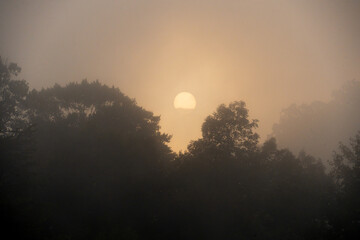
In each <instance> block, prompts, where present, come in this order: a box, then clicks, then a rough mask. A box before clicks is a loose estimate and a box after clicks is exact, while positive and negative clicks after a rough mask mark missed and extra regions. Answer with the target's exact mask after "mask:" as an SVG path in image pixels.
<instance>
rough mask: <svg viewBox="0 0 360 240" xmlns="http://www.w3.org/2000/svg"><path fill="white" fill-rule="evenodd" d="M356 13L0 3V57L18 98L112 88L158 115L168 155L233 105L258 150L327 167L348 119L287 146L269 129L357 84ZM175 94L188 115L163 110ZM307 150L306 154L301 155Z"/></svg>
mask: <svg viewBox="0 0 360 240" xmlns="http://www.w3.org/2000/svg"><path fill="white" fill-rule="evenodd" d="M359 10H360V3H359V2H358V1H281V0H279V1H214V0H207V1H138V0H137V1H111V0H107V1H88V0H87V1H85V0H84V1H82V0H77V1H73V0H72V1H70V0H69V1H66V0H65V1H40V0H34V1H26V0H22V1H20V0H12V1H10V0H3V1H1V3H0V32H1V34H0V53H1V55H2V56H3V57H5V58H6V57H7V58H8V60H9V61H12V62H16V63H18V64H19V66H21V67H22V72H21V75H20V77H21V78H24V79H26V80H27V81H28V82H29V85H30V88H35V89H41V88H43V87H45V88H46V87H51V86H53V85H54V84H55V83H59V84H61V85H64V84H66V83H69V82H74V81H81V80H82V79H84V78H87V79H88V80H90V81H93V80H96V79H99V80H100V81H101V82H102V83H105V84H108V85H110V86H112V85H114V86H115V87H119V88H120V89H121V90H122V91H123V92H124V93H126V94H127V95H128V96H130V97H131V98H135V99H136V101H137V102H138V104H140V105H141V106H144V107H145V108H146V109H149V110H151V111H153V112H154V113H155V114H157V115H161V121H160V126H161V127H162V131H164V132H167V133H170V134H172V135H173V138H172V140H171V142H170V146H171V147H172V148H173V150H175V151H178V150H184V149H185V148H186V146H187V145H188V144H189V142H190V140H195V139H197V138H199V137H200V136H201V132H200V129H201V124H202V122H203V121H204V119H205V117H206V116H207V115H209V114H210V113H212V112H214V111H215V109H216V107H217V106H218V105H219V104H221V103H228V102H230V101H233V100H244V101H245V102H246V103H247V106H248V107H249V109H250V110H251V111H250V116H251V117H252V118H256V119H259V120H260V122H259V129H258V132H259V134H260V136H261V141H265V140H266V139H267V138H268V136H269V135H270V136H276V135H279V137H278V142H279V144H280V145H281V146H284V147H290V149H292V150H293V151H295V152H298V151H300V150H302V149H304V150H306V151H308V152H310V153H312V154H314V155H315V156H317V157H322V158H327V157H328V156H329V155H330V154H331V151H332V150H334V147H335V146H336V144H337V143H338V141H344V140H346V139H348V138H349V137H350V136H348V132H350V131H354V130H357V129H353V128H354V124H348V122H347V121H348V120H349V118H352V119H353V120H354V121H353V122H358V120H357V119H359V116H358V115H359V111H357V110H356V108H352V110H351V111H348V112H347V113H349V114H350V115H351V114H352V116H350V117H338V118H337V117H336V116H328V115H326V114H325V115H326V117H325V115H324V116H323V117H318V118H320V119H321V118H324V119H325V118H328V119H329V118H331V119H332V123H329V126H328V127H324V130H323V132H327V131H328V129H331V128H332V129H334V128H337V129H340V127H341V129H344V131H342V132H341V134H340V133H339V135H337V134H338V133H337V132H336V131H335V132H334V131H333V132H332V133H331V134H332V138H327V137H322V135H321V134H320V135H318V137H317V138H316V139H314V141H310V140H309V139H308V138H307V137H306V136H304V137H303V138H302V139H303V140H299V139H298V140H296V142H294V141H291V140H289V139H291V138H292V137H291V134H294V133H291V134H288V135H290V136H284V135H281V134H280V132H279V130H278V129H279V126H281V124H283V125H284V124H285V125H286V124H287V125H286V127H284V128H287V129H288V132H291V131H292V130H289V129H293V132H294V131H295V130H294V128H295V129H298V130H299V128H300V129H301V127H302V126H305V125H306V124H305V123H304V124H295V125H294V124H293V123H284V122H286V120H284V118H281V116H282V113H281V112H282V110H284V109H288V110H285V111H290V110H289V107H290V106H291V105H292V104H297V108H298V109H302V110H301V111H304V112H308V110H306V109H305V108H306V107H300V106H302V104H305V105H306V106H307V108H313V107H315V105H316V103H315V102H322V104H323V105H326V106H327V107H326V108H331V106H332V105H334V104H332V103H333V102H334V101H336V100H334V99H333V98H332V93H333V92H334V91H339V90H340V89H342V88H343V86H345V85H346V82H348V81H351V80H354V79H355V80H359V78H360V68H359V62H360V46H359V44H358V43H359V42H360V26H359V24H360V16H359V14H358V13H359ZM181 91H189V92H191V93H192V94H194V96H195V97H196V100H197V108H196V109H195V110H194V111H191V112H187V113H183V112H179V111H177V110H175V109H174V108H173V99H174V97H175V95H176V94H177V93H179V92H181ZM319 104H320V103H319ZM354 104H355V105H354V106H356V104H358V102H356V103H354ZM320 105H321V104H320ZM335 105H336V104H335ZM293 109H294V107H293ZM354 109H355V110H354ZM324 111H332V110H331V109H329V110H324ZM306 114H309V113H306ZM285 115H286V114H285ZM298 121H300V120H298ZM309 121H310V120H309ZM290 122H291V121H290ZM274 124H280V125H277V128H275V130H273V125H274ZM276 129H277V130H276ZM299 131H301V130H299ZM284 134H285V133H284ZM280 135H281V136H280ZM324 136H326V134H325V135H324ZM329 139H331V140H329ZM326 140H329V141H331V143H325V142H324V141H326ZM319 141H322V143H321V144H314V145H312V146H316V149H317V150H314V149H313V148H311V147H309V146H308V145H306V143H309V144H310V142H311V144H312V143H319ZM318 145H319V146H318ZM320 145H321V146H320Z"/></svg>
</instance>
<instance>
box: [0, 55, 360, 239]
mask: <svg viewBox="0 0 360 240" xmlns="http://www.w3.org/2000/svg"><path fill="white" fill-rule="evenodd" d="M0 70H1V72H0V76H1V79H0V81H1V82H0V91H1V92H0V96H1V98H0V107H1V129H0V130H1V135H0V164H1V165H0V166H1V172H0V174H1V175H0V192H1V195H0V210H1V214H0V218H1V220H2V222H3V223H4V224H3V225H2V234H3V236H10V237H11V239H44V240H45V239H97V240H100V239H357V238H359V237H360V233H359V229H360V223H359V216H360V207H359V206H360V204H359V199H360V186H359V179H360V171H359V167H360V132H359V133H356V131H354V132H352V133H351V135H352V136H353V138H352V139H351V140H350V142H349V145H346V144H345V143H347V142H344V144H340V145H338V146H339V150H338V151H337V153H336V154H334V157H333V159H332V161H331V171H330V172H329V173H327V172H326V171H325V167H324V165H323V163H322V162H321V161H319V160H317V159H316V158H314V157H312V156H311V155H308V154H307V153H305V152H301V154H296V155H294V154H293V153H292V152H291V151H290V150H287V149H282V148H279V147H278V146H277V139H275V138H271V139H269V140H268V141H266V142H265V143H264V144H262V145H259V142H258V138H259V137H258V135H257V133H256V128H257V126H258V121H257V120H250V119H249V117H248V112H249V110H248V109H247V108H246V104H245V103H244V102H242V101H235V102H232V103H230V104H229V105H220V106H219V107H218V108H217V109H216V111H215V112H214V113H213V114H211V115H209V116H208V117H207V118H206V119H205V121H204V123H203V126H202V138H200V139H198V140H195V141H192V142H191V143H190V144H189V146H188V150H187V151H185V152H184V153H178V154H177V153H174V152H172V151H171V149H170V148H169V147H168V145H167V143H168V142H169V141H170V138H171V137H170V135H168V134H165V133H162V132H161V131H160V125H159V120H160V118H159V117H158V116H154V115H153V113H152V112H149V111H147V110H145V109H143V108H142V107H140V106H138V105H137V104H136V102H135V101H134V100H133V99H130V98H129V97H127V96H126V95H124V94H123V93H122V92H121V91H120V90H119V89H117V88H114V87H108V86H106V85H103V84H101V83H100V82H91V83H90V82H88V81H86V80H83V81H82V82H80V83H71V84H68V85H66V86H59V85H55V86H54V87H51V88H47V89H42V90H32V91H29V90H28V86H27V83H26V82H25V81H19V80H16V77H17V74H18V73H19V71H20V68H18V67H17V65H15V64H7V63H5V62H3V61H0ZM353 84H355V85H356V84H357V83H356V82H353ZM349 89H352V90H354V92H353V93H354V94H353V95H351V94H350V93H349V92H347V91H349ZM349 89H348V90H346V91H345V90H344V92H343V93H339V94H340V95H339V96H340V97H339V96H338V97H336V98H335V99H338V100H337V103H338V102H341V103H342V104H343V105H342V106H343V108H344V109H345V108H346V109H347V108H352V107H353V104H354V102H355V103H356V101H357V100H356V99H358V98H355V97H358V96H357V95H356V91H355V88H354V87H350V88H349ZM342 98H343V99H344V100H341V101H340V100H339V99H342ZM350 100H351V101H352V102H350V103H349V102H348V101H350ZM333 104H334V105H336V104H335V103H333ZM312 109H313V108H312ZM313 110H314V111H315V109H313ZM346 134H350V133H346ZM334 141H335V140H334ZM336 141H337V140H336ZM336 148H337V147H336ZM336 148H334V150H335V149H336Z"/></svg>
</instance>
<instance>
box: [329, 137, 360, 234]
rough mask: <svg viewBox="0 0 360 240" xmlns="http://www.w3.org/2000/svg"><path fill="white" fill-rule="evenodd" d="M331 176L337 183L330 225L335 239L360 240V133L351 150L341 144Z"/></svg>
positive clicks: (333, 162) (333, 161)
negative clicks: (359, 239)
mask: <svg viewBox="0 0 360 240" xmlns="http://www.w3.org/2000/svg"><path fill="white" fill-rule="evenodd" d="M331 165H332V172H331V174H332V176H333V177H334V179H335V180H336V183H337V187H338V189H337V194H336V200H337V205H336V209H334V211H333V215H332V218H331V224H332V226H333V229H332V233H333V237H334V238H335V239H358V238H359V237H360V132H358V134H357V135H356V136H355V138H351V139H350V146H347V145H344V144H342V143H340V146H339V152H335V153H334V156H333V160H332V161H331Z"/></svg>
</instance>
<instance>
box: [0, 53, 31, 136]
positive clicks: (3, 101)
mask: <svg viewBox="0 0 360 240" xmlns="http://www.w3.org/2000/svg"><path fill="white" fill-rule="evenodd" d="M20 71H21V68H20V67H19V66H17V65H16V64H15V63H10V64H7V63H6V62H4V61H3V59H2V58H1V57H0V113H1V114H0V137H3V136H9V135H11V136H13V135H16V134H17V133H19V131H21V130H23V129H24V128H25V127H26V123H27V121H26V120H27V119H26V110H25V109H24V107H23V104H24V101H25V99H26V96H27V93H28V84H27V83H26V82H25V81H24V80H16V79H14V78H15V77H16V76H17V75H18V74H19V73H20Z"/></svg>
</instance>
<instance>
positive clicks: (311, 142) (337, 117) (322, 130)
mask: <svg viewBox="0 0 360 240" xmlns="http://www.w3.org/2000/svg"><path fill="white" fill-rule="evenodd" d="M359 109H360V81H355V80H353V81H349V82H347V83H345V84H344V85H343V87H342V88H341V89H339V90H337V91H334V92H333V94H332V98H331V100H330V101H329V102H320V101H316V102H312V103H310V104H302V105H295V104H293V105H291V106H289V107H288V108H286V109H284V110H283V112H282V115H281V117H280V121H279V123H277V124H274V127H273V133H272V135H273V136H274V137H275V138H276V139H277V141H278V143H279V145H280V146H281V147H287V148H289V149H290V150H291V151H293V152H294V153H299V152H300V151H302V150H304V151H306V152H307V153H310V154H312V155H313V156H315V157H320V158H322V159H323V160H324V162H326V161H327V160H329V159H331V156H332V152H333V150H335V149H336V148H337V146H338V143H339V142H340V141H342V142H344V143H345V142H347V141H348V139H349V138H350V137H353V136H354V132H356V131H359V130H360V124H359V123H360V110H359Z"/></svg>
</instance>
